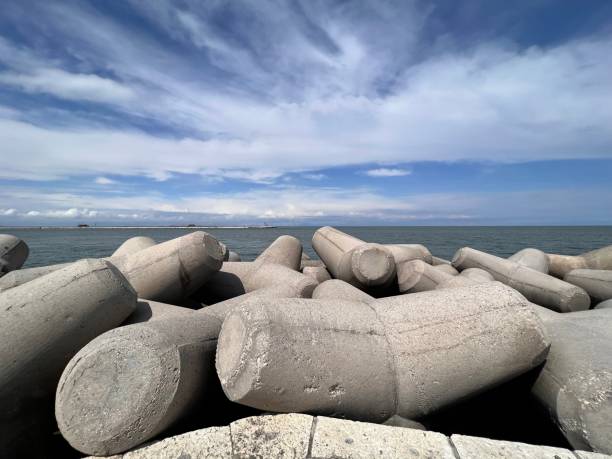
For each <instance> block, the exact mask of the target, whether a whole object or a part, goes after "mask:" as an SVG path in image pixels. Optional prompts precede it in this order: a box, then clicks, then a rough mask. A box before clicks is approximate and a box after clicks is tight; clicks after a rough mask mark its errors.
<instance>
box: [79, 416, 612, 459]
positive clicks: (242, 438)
mask: <svg viewBox="0 0 612 459" xmlns="http://www.w3.org/2000/svg"><path fill="white" fill-rule="evenodd" d="M453 449H454V451H453ZM574 454H575V455H573V454H572V452H571V451H569V450H566V449H562V448H551V447H548V446H535V445H527V444H524V443H514V442H504V441H497V440H489V439H486V438H476V437H467V436H463V435H453V437H452V441H451V439H450V438H448V437H446V436H445V435H442V434H439V433H436V432H429V431H422V430H413V429H410V428H401V427H391V426H381V425H376V424H368V423H363V422H354V421H347V420H342V419H333V418H327V417H321V416H319V417H316V418H315V417H312V416H308V415H304V414H281V415H276V416H257V417H250V418H245V419H241V420H239V421H235V422H233V423H232V424H230V425H229V426H227V427H210V428H207V429H201V430H196V431H194V432H189V433H186V434H183V435H178V436H176V437H171V438H167V439H164V440H160V441H158V442H155V443H151V444H149V445H143V446H141V447H140V448H138V449H135V450H132V451H130V452H128V453H125V454H123V455H118V456H112V457H111V458H110V459H145V458H147V459H148V458H153V459H157V458H159V459H161V458H164V459H166V458H169V459H184V458H187V457H189V458H192V459H200V458H202V459H203V458H209V457H210V458H229V457H232V458H257V459H267V458H276V457H279V458H287V459H307V458H308V459H310V458H312V459H362V458H363V459H366V458H367V459H371V458H389V459H400V458H401V459H403V458H411V457H414V458H425V459H433V458H445V459H464V458H465V459H484V458H493V457H495V458H508V459H510V458H511V459H528V458H529V459H531V458H534V459H535V458H537V459H540V458H542V459H547V458H550V459H566V458H570V459H610V458H611V456H608V455H604V454H597V453H588V452H584V451H574ZM90 459H94V458H90Z"/></svg>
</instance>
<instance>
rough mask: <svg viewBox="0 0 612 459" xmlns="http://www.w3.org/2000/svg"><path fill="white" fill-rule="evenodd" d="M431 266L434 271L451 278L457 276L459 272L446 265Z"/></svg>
mask: <svg viewBox="0 0 612 459" xmlns="http://www.w3.org/2000/svg"><path fill="white" fill-rule="evenodd" d="M432 266H433V267H434V269H437V270H438V271H442V272H443V273H446V274H450V275H451V276H457V275H459V271H457V270H456V269H455V268H453V266H452V265H447V264H444V263H443V264H441V265H432Z"/></svg>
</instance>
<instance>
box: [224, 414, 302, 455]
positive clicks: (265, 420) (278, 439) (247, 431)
mask: <svg viewBox="0 0 612 459" xmlns="http://www.w3.org/2000/svg"><path fill="white" fill-rule="evenodd" d="M312 423H313V417H312V416H307V415H304V414H287V415H285V416H256V417H250V418H245V419H240V420H238V421H235V422H232V424H231V425H230V430H231V435H232V445H233V454H234V457H245V458H246V457H261V458H273V457H279V458H305V457H306V456H307V454H308V446H309V443H310V434H311V431H312Z"/></svg>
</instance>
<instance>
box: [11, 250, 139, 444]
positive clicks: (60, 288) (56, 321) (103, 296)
mask: <svg viewBox="0 0 612 459" xmlns="http://www.w3.org/2000/svg"><path fill="white" fill-rule="evenodd" d="M135 307H136V293H135V292H134V290H133V289H132V287H131V286H130V284H129V283H128V281H127V280H126V279H125V277H124V276H123V275H122V274H121V273H120V272H119V271H118V270H117V268H115V267H114V266H113V265H112V264H111V263H109V262H107V261H103V260H81V261H78V262H76V263H73V264H71V265H70V266H68V267H66V268H64V269H60V270H58V271H55V272H53V273H51V274H48V275H46V276H42V277H40V278H38V279H35V280H33V281H31V282H29V283H27V284H24V285H21V286H19V287H15V288H12V289H10V290H7V291H5V292H3V293H1V294H0V322H1V323H2V326H1V327H0V342H1V343H2V345H1V346H0V362H1V363H2V368H1V370H0V406H2V410H0V424H1V425H2V426H3V431H2V435H1V436H0V437H1V438H2V440H1V442H3V443H4V442H8V444H11V442H15V444H13V445H12V448H13V449H14V450H15V451H17V450H19V444H20V443H21V441H23V440H24V439H25V438H27V437H28V436H30V437H34V438H35V436H36V434H37V432H36V431H29V432H21V431H20V427H21V426H22V424H24V423H27V422H29V421H31V420H32V419H34V421H37V420H38V418H41V422H44V420H45V419H46V418H50V419H51V420H52V416H51V413H52V409H50V410H49V412H47V411H46V410H47V409H48V408H50V407H49V405H52V402H53V395H54V392H55V388H56V386H57V382H58V381H59V379H60V375H61V373H62V370H63V369H64V367H65V366H66V364H67V363H68V361H69V360H70V358H71V357H72V356H73V355H74V354H75V353H76V352H77V351H78V350H79V349H80V348H81V347H83V346H84V345H85V344H86V343H88V342H89V341H90V340H92V339H93V338H95V337H96V336H98V335H100V334H101V333H104V332H105V331H107V330H109V329H111V328H113V327H116V326H118V325H119V324H121V322H123V321H124V320H125V319H126V317H128V316H129V315H130V314H131V313H132V312H133V311H134V308H135ZM6 445H7V443H4V445H0V451H3V452H6V451H11V448H7V446H6Z"/></svg>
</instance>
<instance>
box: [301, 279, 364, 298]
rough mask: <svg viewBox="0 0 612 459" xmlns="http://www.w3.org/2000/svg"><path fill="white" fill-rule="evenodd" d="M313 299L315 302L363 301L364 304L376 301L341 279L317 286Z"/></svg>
mask: <svg viewBox="0 0 612 459" xmlns="http://www.w3.org/2000/svg"><path fill="white" fill-rule="evenodd" d="M312 298H313V299H315V300H344V301H361V302H363V303H371V302H373V301H376V298H374V297H373V296H370V295H368V294H367V293H365V292H364V291H362V290H359V289H358V288H357V287H354V286H352V285H351V284H349V283H348V282H344V281H341V280H340V279H331V280H328V281H325V282H322V283H321V284H319V285H317V288H315V289H314V292H312Z"/></svg>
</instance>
